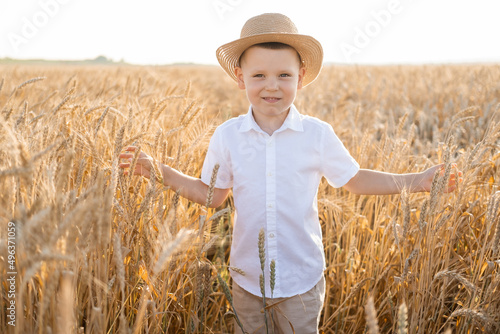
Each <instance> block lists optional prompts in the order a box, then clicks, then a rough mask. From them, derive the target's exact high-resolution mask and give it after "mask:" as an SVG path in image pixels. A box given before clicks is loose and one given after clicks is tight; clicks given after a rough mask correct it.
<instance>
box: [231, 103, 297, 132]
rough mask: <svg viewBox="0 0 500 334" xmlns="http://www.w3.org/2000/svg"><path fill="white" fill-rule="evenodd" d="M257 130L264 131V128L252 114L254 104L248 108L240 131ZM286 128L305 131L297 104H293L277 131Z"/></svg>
mask: <svg viewBox="0 0 500 334" xmlns="http://www.w3.org/2000/svg"><path fill="white" fill-rule="evenodd" d="M252 129H253V130H255V131H257V132H262V129H261V128H260V127H259V125H258V124H257V122H255V118H254V117H253V114H252V106H250V107H249V108H248V112H247V114H246V115H245V116H244V119H243V122H242V123H241V125H240V128H239V131H240V132H247V131H250V130H252ZM286 129H290V130H294V131H298V132H303V131H304V127H303V126H302V119H301V117H300V113H299V111H298V110H297V108H296V107H295V105H293V104H292V105H291V107H290V111H289V112H288V115H287V117H286V118H285V121H284V122H283V124H282V125H281V127H280V128H279V129H278V130H276V132H281V131H284V130H286Z"/></svg>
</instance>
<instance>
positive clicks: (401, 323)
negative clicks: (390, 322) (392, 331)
mask: <svg viewBox="0 0 500 334" xmlns="http://www.w3.org/2000/svg"><path fill="white" fill-rule="evenodd" d="M407 320H408V308H407V307H406V304H405V302H404V301H403V302H402V303H401V305H400V306H399V310H398V331H397V334H406V333H408V328H407V326H408V322H407Z"/></svg>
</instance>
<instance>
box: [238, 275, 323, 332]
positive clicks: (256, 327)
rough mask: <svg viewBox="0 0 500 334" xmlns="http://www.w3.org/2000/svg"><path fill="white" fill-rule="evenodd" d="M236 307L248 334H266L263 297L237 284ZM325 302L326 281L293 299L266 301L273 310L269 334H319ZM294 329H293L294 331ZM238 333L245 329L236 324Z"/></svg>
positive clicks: (269, 318)
mask: <svg viewBox="0 0 500 334" xmlns="http://www.w3.org/2000/svg"><path fill="white" fill-rule="evenodd" d="M232 293H233V304H234V308H235V310H236V313H237V314H238V317H239V319H240V321H241V323H242V325H243V329H244V331H245V332H246V333H264V334H265V333H266V325H265V321H264V313H263V311H262V310H263V305H262V298H261V297H257V296H255V295H253V294H251V293H249V292H247V291H246V290H244V289H242V288H241V287H240V286H239V285H238V284H236V283H234V282H233V288H232ZM324 301H325V278H324V277H322V278H321V280H320V281H319V282H318V284H316V286H314V287H313V288H312V289H311V290H309V291H308V292H306V293H303V294H300V295H296V296H293V297H289V298H273V299H271V298H266V304H267V305H268V306H269V305H275V306H272V307H269V308H268V310H269V312H267V327H268V329H269V333H276V334H277V333H280V334H281V333H283V334H285V333H286V334H288V333H293V331H295V333H297V334H308V333H311V334H313V333H314V334H317V333H318V325H319V318H320V315H321V310H322V308H323V303H324ZM292 328H293V330H292ZM234 329H235V331H234V332H235V333H238V334H241V333H242V331H241V328H240V327H239V326H238V324H237V323H236V320H235V322H234Z"/></svg>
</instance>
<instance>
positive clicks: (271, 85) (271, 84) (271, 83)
mask: <svg viewBox="0 0 500 334" xmlns="http://www.w3.org/2000/svg"><path fill="white" fill-rule="evenodd" d="M266 89H267V90H277V89H278V80H277V79H276V78H269V79H268V80H267V81H266Z"/></svg>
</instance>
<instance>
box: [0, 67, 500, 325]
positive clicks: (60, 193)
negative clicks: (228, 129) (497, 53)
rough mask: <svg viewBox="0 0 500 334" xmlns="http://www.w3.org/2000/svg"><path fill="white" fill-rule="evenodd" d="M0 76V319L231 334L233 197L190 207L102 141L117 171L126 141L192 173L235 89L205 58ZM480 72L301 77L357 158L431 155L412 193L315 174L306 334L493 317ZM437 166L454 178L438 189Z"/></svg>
mask: <svg viewBox="0 0 500 334" xmlns="http://www.w3.org/2000/svg"><path fill="white" fill-rule="evenodd" d="M0 69H1V72H2V79H1V81H0V143H1V145H0V260H1V263H2V266H1V267H0V279H1V282H2V296H8V286H7V284H6V282H7V278H8V274H7V273H8V272H9V271H8V270H7V264H8V262H7V260H6V259H8V256H7V254H8V253H7V252H8V247H7V240H8V235H7V225H8V223H9V222H13V223H14V224H15V226H16V228H15V234H16V239H15V240H16V262H15V266H16V271H17V280H16V287H17V290H16V295H15V302H16V305H17V308H16V327H13V326H10V325H9V324H8V317H7V316H8V313H7V307H8V305H9V304H8V303H9V302H10V300H11V299H9V298H8V297H4V298H2V299H0V332H2V333H4V332H5V333H50V332H53V333H56V332H69V331H71V332H77V333H104V332H106V333H129V332H135V333H139V332H148V333H195V332H196V333H198V332H200V333H227V332H231V331H232V330H233V328H234V324H233V321H232V318H231V317H229V316H228V315H234V316H235V317H236V320H237V324H238V323H239V319H238V315H237V314H235V312H234V308H233V305H232V297H231V291H230V285H231V278H230V274H229V270H228V269H231V270H234V271H236V272H239V273H241V274H244V272H243V271H242V270H241V269H238V268H230V267H229V263H228V259H229V244H230V241H231V231H232V220H233V215H232V214H231V213H232V212H233V210H232V207H233V199H232V198H229V199H228V200H227V201H226V203H224V205H222V206H221V207H220V208H217V209H212V208H207V207H204V206H201V205H197V204H193V203H189V202H188V201H187V200H185V199H183V198H181V197H179V194H178V193H175V192H171V191H169V190H168V187H161V182H162V180H161V177H160V175H161V174H160V173H159V172H158V170H154V171H153V172H152V173H153V176H155V175H156V176H158V178H156V177H153V178H151V179H150V180H147V179H144V178H140V177H138V176H134V175H132V173H130V174H129V175H128V176H127V175H124V174H123V171H122V170H121V169H119V168H118V154H119V153H120V152H121V151H122V150H123V149H124V148H125V147H127V146H129V145H134V146H137V147H138V150H137V151H136V152H135V154H134V156H133V158H132V162H131V166H132V168H135V166H136V165H137V159H138V154H139V151H140V150H144V151H145V152H146V153H148V154H150V155H151V156H153V158H154V163H155V167H156V162H161V163H168V164H169V165H171V166H172V167H174V168H179V169H181V170H182V171H183V172H185V173H187V174H190V175H193V176H195V177H198V176H199V175H200V173H201V168H202V165H203V159H204V155H205V152H206V149H207V146H208V142H209V138H210V135H211V133H212V131H213V129H214V128H215V126H217V125H219V124H222V123H223V122H224V121H225V120H227V119H229V118H231V117H235V116H237V115H240V114H242V113H244V112H246V110H248V101H247V100H246V97H245V94H244V92H242V91H240V90H239V89H238V88H237V87H236V85H234V83H233V82H231V81H230V80H228V79H227V78H225V77H224V73H223V72H222V71H220V69H218V68H216V67H211V66H179V67H175V66H170V67H132V66H129V67H78V66H59V67H58V66H43V67H42V66H22V67H21V66H16V65H9V66H6V65H1V66H0ZM498 77H500V66H498V65H469V66H465V65H463V66H462V65H460V66H459V65H456V66H437V65H436V66H394V67H391V66H387V67H372V66H364V67H350V66H325V67H324V69H323V70H322V74H321V76H320V77H319V78H318V79H317V81H316V82H315V83H314V84H312V85H310V86H308V87H307V88H306V89H304V90H301V92H300V93H299V95H298V97H297V100H296V102H295V104H296V105H297V107H298V108H299V110H301V111H302V112H303V113H304V114H308V115H312V116H316V117H319V118H321V119H323V120H325V121H327V122H329V123H330V124H332V126H333V127H334V129H335V131H336V133H337V135H338V136H339V137H340V138H341V139H342V141H343V142H344V144H345V146H346V147H347V148H348V149H349V151H350V152H351V153H352V154H353V156H354V158H355V159H356V160H357V161H359V162H360V164H361V166H362V167H363V168H373V169H378V170H383V171H388V172H398V173H407V172H416V171H421V170H424V169H425V168H427V167H429V166H431V165H434V164H437V163H444V164H445V171H444V175H441V176H440V175H436V177H435V179H434V181H433V184H432V190H431V192H430V193H429V194H424V193H417V194H408V193H407V192H403V194H402V197H401V196H399V195H398V196H356V195H352V194H349V193H347V192H346V191H345V190H344V189H342V188H340V189H335V188H331V187H329V186H328V185H327V183H326V182H322V183H321V185H320V187H319V189H318V203H320V204H321V205H320V206H319V215H320V221H321V227H322V229H323V235H324V240H323V242H324V248H325V255H326V261H327V268H326V270H325V276H326V300H325V304H324V309H323V315H322V320H321V327H320V330H321V331H322V332H325V333H360V332H363V331H364V330H365V328H366V327H367V326H368V328H369V330H370V331H372V332H377V331H379V332H381V333H388V332H396V333H405V332H408V333H440V332H443V331H445V330H447V331H450V332H453V333H455V332H457V333H482V332H491V333H494V332H497V331H498V330H500V329H499V327H498V324H499V323H500V316H499V314H500V295H499V291H500V272H499V271H500V266H499V265H498V264H499V261H500V257H499V256H500V246H499V240H500V218H499V217H500V212H499V211H500V210H499V203H500V200H499V197H500V195H499V190H500V189H499V187H498V184H499V177H498V175H499V173H498V166H499V164H500V153H499V152H500V104H499V103H498V96H499V94H500V91H499V86H498V82H497V80H496V79H495V78H498ZM452 163H456V164H457V165H458V168H459V169H461V170H462V171H463V172H464V175H463V179H464V180H463V183H461V184H460V185H459V186H458V188H457V190H456V191H455V192H453V193H451V194H443V192H442V191H443V189H444V188H445V186H446V183H447V180H448V178H449V175H450V173H451V170H452ZM211 183H212V182H211ZM210 188H211V189H213V187H212V186H211V187H210ZM211 196H212V195H211V191H210V192H209V194H208V195H207V203H206V204H207V206H210V202H211V201H212V197H211ZM200 222H203V225H202V229H200V231H199V232H200V233H201V234H199V233H196V230H197V229H199V227H200ZM256 241H257V240H256ZM260 244H261V245H260V248H262V250H264V244H263V240H262V241H261V243H260ZM256 247H257V248H259V245H258V244H257V245H256ZM262 255H263V256H262V259H264V260H265V256H264V255H265V253H262ZM269 260H271V263H270V265H271V268H270V269H271V273H272V272H273V271H274V270H275V269H276V268H274V269H273V266H274V262H273V261H272V260H273V259H269ZM270 278H271V282H270V284H271V285H273V283H274V282H273V275H271V277H270ZM272 290H273V289H272ZM272 290H271V291H272ZM271 297H272V296H271ZM368 301H370V303H368ZM368 305H369V307H367V311H368V310H369V311H370V313H369V317H368V319H369V323H367V320H366V319H367V317H365V314H364V312H363V307H365V306H368ZM375 305H376V306H377V308H376V309H375ZM398 305H399V307H398ZM404 306H406V309H405V307H404ZM367 316H368V314H367ZM239 325H241V324H239ZM375 325H376V326H375Z"/></svg>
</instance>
